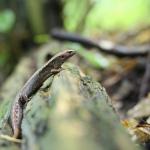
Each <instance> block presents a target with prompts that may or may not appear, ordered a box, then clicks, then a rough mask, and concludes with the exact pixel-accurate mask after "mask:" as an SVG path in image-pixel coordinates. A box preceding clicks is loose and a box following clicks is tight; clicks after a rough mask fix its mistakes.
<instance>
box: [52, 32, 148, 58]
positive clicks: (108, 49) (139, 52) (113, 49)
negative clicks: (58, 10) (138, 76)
mask: <svg viewBox="0 0 150 150" xmlns="http://www.w3.org/2000/svg"><path fill="white" fill-rule="evenodd" d="M51 36H52V37H53V38H55V39H57V40H60V41H71V42H75V43H80V44H82V45H83V46H85V47H88V48H97V49H98V50H99V51H102V52H104V53H107V54H112V55H115V56H118V57H137V56H146V55H147V54H148V52H149V51H150V44H148V45H143V46H136V47H130V48H129V47H127V46H124V45H116V44H114V43H113V42H111V41H100V42H99V43H98V42H95V41H93V40H91V39H88V38H85V37H82V36H80V35H77V34H74V33H68V32H64V31H61V30H58V29H54V30H52V32H51Z"/></svg>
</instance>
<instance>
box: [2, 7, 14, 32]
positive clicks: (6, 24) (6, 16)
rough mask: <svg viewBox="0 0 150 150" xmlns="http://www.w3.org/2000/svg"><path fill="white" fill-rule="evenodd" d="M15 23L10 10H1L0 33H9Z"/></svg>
mask: <svg viewBox="0 0 150 150" xmlns="http://www.w3.org/2000/svg"><path fill="white" fill-rule="evenodd" d="M14 23H15V14H14V12H13V11H12V10H3V11H1V12H0V32H1V33H7V32H9V31H10V30H11V29H12V27H13V25H14Z"/></svg>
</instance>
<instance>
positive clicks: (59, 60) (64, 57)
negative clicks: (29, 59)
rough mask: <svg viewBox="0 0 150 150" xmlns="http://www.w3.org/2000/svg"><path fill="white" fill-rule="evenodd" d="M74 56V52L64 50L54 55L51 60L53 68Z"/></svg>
mask: <svg viewBox="0 0 150 150" xmlns="http://www.w3.org/2000/svg"><path fill="white" fill-rule="evenodd" d="M74 54H75V51H74V50H66V51H63V52H61V53H58V54H57V55H55V57H54V58H53V65H54V68H59V67H60V66H61V65H62V64H63V63H64V62H65V61H66V60H67V59H69V58H70V57H72V56H73V55H74Z"/></svg>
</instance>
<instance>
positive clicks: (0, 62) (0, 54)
mask: <svg viewBox="0 0 150 150" xmlns="http://www.w3.org/2000/svg"><path fill="white" fill-rule="evenodd" d="M9 57H10V55H9V52H8V51H7V50H3V51H0V67H2V66H4V64H6V62H7V61H8V59H9Z"/></svg>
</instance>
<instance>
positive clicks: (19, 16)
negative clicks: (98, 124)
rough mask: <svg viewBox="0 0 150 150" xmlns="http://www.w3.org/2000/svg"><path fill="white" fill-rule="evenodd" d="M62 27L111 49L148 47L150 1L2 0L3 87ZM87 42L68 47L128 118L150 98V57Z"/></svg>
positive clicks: (0, 70) (0, 50)
mask: <svg viewBox="0 0 150 150" xmlns="http://www.w3.org/2000/svg"><path fill="white" fill-rule="evenodd" d="M56 28H57V29H61V30H63V31H65V32H66V33H67V32H69V33H73V34H77V35H78V36H79V37H80V36H84V37H86V38H88V39H90V40H92V41H94V42H96V43H97V44H99V43H101V42H102V41H103V40H104V41H107V43H106V45H107V46H109V44H108V43H109V42H113V43H115V44H120V45H124V46H125V47H130V46H136V47H138V46H141V45H142V46H144V45H147V44H149V42H150V36H149V35H150V1H149V0H36V1H35V0H1V1H0V85H2V83H3V82H4V81H5V80H6V79H7V77H8V76H9V75H10V74H11V73H12V72H13V70H14V68H15V66H16V65H17V63H18V62H19V60H20V59H21V58H22V57H23V56H24V55H26V54H27V53H29V52H30V51H36V48H38V47H39V46H40V45H43V44H46V43H50V42H51V41H53V36H51V33H52V31H53V30H54V29H56ZM57 32H58V33H59V30H58V31H57ZM108 41H109V42H108ZM56 42H58V41H57V38H56ZM81 43H82V42H79V43H78V42H76V44H73V43H71V42H69V39H68V42H67V43H65V44H66V45H67V46H66V47H69V48H72V49H76V50H78V53H79V57H80V58H78V59H79V62H80V64H79V66H80V67H81V68H82V70H83V72H85V73H86V74H89V75H90V76H92V77H93V78H94V79H96V80H97V81H100V82H101V83H102V84H103V86H104V87H105V88H106V89H107V91H108V93H109V95H110V97H111V99H112V100H113V101H114V104H115V107H116V108H117V109H118V110H120V111H121V113H122V114H123V116H125V115H126V113H124V112H127V110H130V108H132V107H133V106H135V105H136V104H137V103H138V102H139V101H141V99H144V98H148V91H149V87H147V86H146V87H143V86H145V83H147V84H148V81H149V79H147V78H149V74H148V73H147V72H150V71H147V69H146V68H147V66H148V65H147V64H149V63H147V62H148V60H149V59H148V58H147V57H146V56H145V57H135V58H134V59H133V58H130V57H129V58H128V57H127V58H126V57H121V58H120V57H117V56H115V54H114V55H109V54H103V53H101V52H100V51H98V50H97V49H96V48H94V49H93V47H92V46H91V47H90V48H89V47H88V46H87V47H86V48H85V47H83V46H81ZM85 46H86V45H85ZM89 49H92V50H93V51H88V50H89ZM137 49H138V48H137ZM142 50H143V49H142ZM143 51H144V50H143ZM129 55H130V54H129ZM148 70H149V69H148ZM145 74H148V75H145ZM145 76H148V77H146V79H145ZM145 80H146V81H145ZM143 89H144V90H143ZM143 91H144V92H143Z"/></svg>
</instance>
